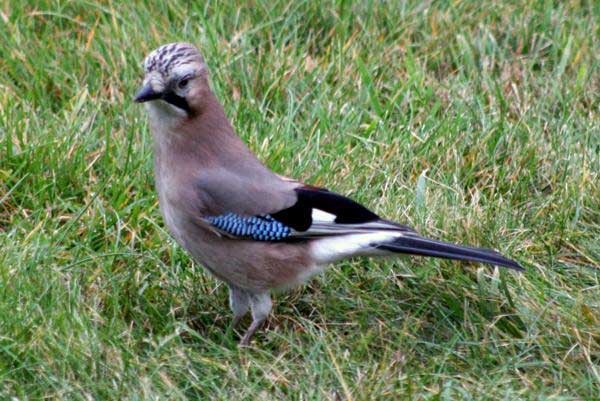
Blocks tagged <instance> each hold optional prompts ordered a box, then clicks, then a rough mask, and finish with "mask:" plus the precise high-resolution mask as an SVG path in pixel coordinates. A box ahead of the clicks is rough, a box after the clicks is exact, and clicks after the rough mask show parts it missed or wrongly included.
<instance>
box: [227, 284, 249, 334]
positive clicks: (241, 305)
mask: <svg viewBox="0 0 600 401" xmlns="http://www.w3.org/2000/svg"><path fill="white" fill-rule="evenodd" d="M229 306H230V307H231V310H232V311H233V320H232V322H231V328H232V329H235V328H236V327H237V325H238V324H239V323H240V321H241V320H242V318H243V317H244V315H245V314H246V313H247V312H248V308H249V307H250V294H248V293H247V292H246V291H244V290H242V289H241V288H239V287H236V286H234V285H229Z"/></svg>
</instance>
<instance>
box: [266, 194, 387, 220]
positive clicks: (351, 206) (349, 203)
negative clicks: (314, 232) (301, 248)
mask: <svg viewBox="0 0 600 401" xmlns="http://www.w3.org/2000/svg"><path fill="white" fill-rule="evenodd" d="M295 191H296V194H297V196H298V201H297V202H296V203H295V204H294V205H293V206H291V207H289V208H287V209H284V210H281V211H279V212H277V213H272V214H271V216H272V217H273V218H274V219H275V220H277V221H280V222H282V223H283V224H285V225H286V226H288V227H291V228H293V229H294V230H296V231H306V230H308V229H309V228H310V226H311V224H312V211H313V208H314V209H319V210H322V211H324V212H327V213H330V214H333V215H334V216H336V218H335V222H336V223H337V224H360V223H367V222H370V221H376V220H379V219H380V218H379V216H377V215H376V214H375V213H373V212H372V211H370V210H369V209H367V208H366V207H364V206H362V205H360V204H358V203H356V202H354V201H353V200H352V199H349V198H346V197H345V196H342V195H339V194H336V193H334V192H329V191H328V190H326V189H322V188H314V187H301V188H297V189H296V190H295Z"/></svg>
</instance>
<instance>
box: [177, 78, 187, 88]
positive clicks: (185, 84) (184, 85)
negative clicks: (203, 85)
mask: <svg viewBox="0 0 600 401" xmlns="http://www.w3.org/2000/svg"><path fill="white" fill-rule="evenodd" d="M189 82H190V80H189V79H187V78H184V79H182V80H181V81H179V83H178V84H177V85H178V86H179V87H180V88H181V89H183V88H185V87H186V86H187V84H188V83H189Z"/></svg>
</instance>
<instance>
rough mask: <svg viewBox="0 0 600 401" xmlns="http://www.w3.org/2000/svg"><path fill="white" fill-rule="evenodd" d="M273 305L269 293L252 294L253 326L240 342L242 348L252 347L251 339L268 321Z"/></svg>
mask: <svg viewBox="0 0 600 401" xmlns="http://www.w3.org/2000/svg"><path fill="white" fill-rule="evenodd" d="M272 307H273V303H272V302H271V295H269V293H268V292H262V293H259V294H250V308H251V309H252V324H251V325H250V327H249V328H248V331H246V334H244V337H243V338H242V340H241V341H240V347H247V346H249V345H250V339H251V338H252V335H253V334H254V333H255V332H256V330H257V329H258V328H259V327H260V326H261V325H262V324H263V323H264V321H265V320H267V317H268V316H269V313H270V312H271V308H272Z"/></svg>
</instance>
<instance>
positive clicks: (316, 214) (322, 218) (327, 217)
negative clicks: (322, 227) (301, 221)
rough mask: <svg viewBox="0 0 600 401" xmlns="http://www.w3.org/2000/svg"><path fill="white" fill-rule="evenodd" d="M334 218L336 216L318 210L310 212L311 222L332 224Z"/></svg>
mask: <svg viewBox="0 0 600 401" xmlns="http://www.w3.org/2000/svg"><path fill="white" fill-rule="evenodd" d="M335 218H336V215H334V214H331V213H327V212H324V211H322V210H320V209H315V208H313V210H312V219H313V221H319V222H327V223H333V222H334V221H335Z"/></svg>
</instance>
